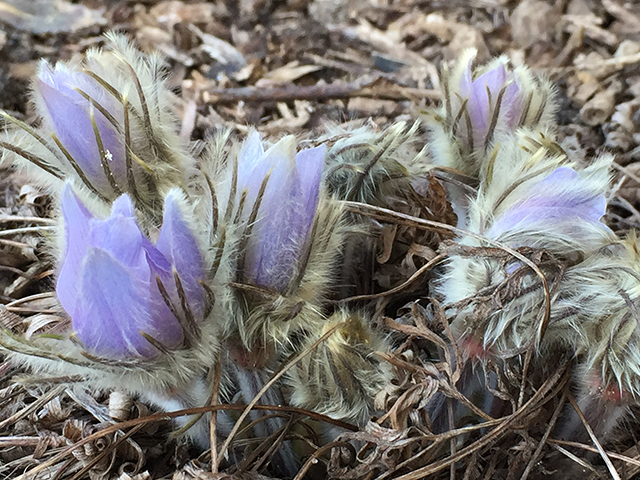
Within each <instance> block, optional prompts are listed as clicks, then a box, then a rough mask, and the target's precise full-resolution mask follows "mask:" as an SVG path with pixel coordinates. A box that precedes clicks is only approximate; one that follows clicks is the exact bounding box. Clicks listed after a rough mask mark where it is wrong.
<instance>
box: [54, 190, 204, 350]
mask: <svg viewBox="0 0 640 480" xmlns="http://www.w3.org/2000/svg"><path fill="white" fill-rule="evenodd" d="M174 195H175V194H170V195H169V196H168V197H167V201H166V204H165V218H164V220H165V225H164V226H163V227H162V230H161V234H160V240H161V241H160V242H159V243H158V245H159V247H161V248H157V247H156V246H154V245H153V244H152V243H151V242H150V241H149V240H148V239H147V238H146V237H145V236H144V235H143V234H142V232H141V231H140V228H139V226H138V225H137V223H136V219H135V216H134V208H133V203H132V201H131V199H130V198H129V197H128V196H127V195H123V196H121V197H119V198H118V199H117V200H116V201H115V202H114V204H113V208H112V211H111V215H110V216H109V217H108V218H106V219H104V220H99V219H96V218H92V216H91V214H90V213H89V212H88V211H87V209H86V208H85V207H84V205H82V203H81V202H80V201H79V200H78V198H77V197H76V196H75V194H74V193H73V191H72V189H71V187H70V186H69V185H67V186H66V187H65V189H64V191H63V196H62V212H63V216H64V218H65V224H66V228H65V234H66V237H67V238H66V240H67V249H66V250H67V252H66V254H65V258H64V261H63V264H62V266H61V269H60V275H59V276H58V283H57V292H58V296H59V298H60V301H61V303H62V305H63V307H64V308H65V310H66V311H67V313H69V315H70V316H71V319H72V323H73V326H74V329H75V330H76V334H77V336H78V338H79V339H80V340H81V341H82V342H83V343H84V344H85V346H86V347H87V348H88V349H89V350H90V351H91V352H93V353H95V354H98V355H103V356H106V357H108V358H129V357H139V356H144V357H150V356H154V355H157V354H159V353H160V352H159V351H157V349H156V348H155V347H153V346H151V344H150V343H149V342H148V341H147V340H146V339H145V338H144V337H143V336H142V335H141V334H140V332H141V331H142V332H145V333H146V334H148V335H150V336H151V337H153V338H155V339H156V340H158V341H159V342H161V343H163V344H164V345H165V346H167V347H168V348H173V347H177V346H178V345H180V343H181V342H182V338H183V333H182V328H181V326H180V322H179V321H178V319H177V318H176V317H175V316H174V315H173V314H172V313H171V310H170V309H169V307H168V306H167V304H166V303H165V301H164V299H163V297H162V295H161V294H160V291H159V289H158V286H157V281H156V279H157V278H158V277H159V278H160V279H161V281H162V282H163V284H164V285H165V287H166V289H167V292H168V294H169V297H170V301H171V303H172V304H173V306H174V307H176V309H177V310H178V312H180V310H181V304H180V300H179V298H178V295H177V292H176V286H175V284H174V280H173V272H172V267H174V268H176V270H177V271H178V273H179V275H180V277H181V279H182V281H183V283H184V287H185V290H186V293H187V296H188V298H189V300H190V301H193V305H190V306H191V307H192V312H193V314H194V315H196V318H200V317H201V315H202V312H203V311H204V305H203V303H204V302H203V297H204V294H203V292H202V288H201V286H200V284H199V283H198V280H200V279H201V278H202V277H203V266H202V258H201V255H200V251H199V250H198V248H197V244H196V242H195V239H194V237H193V235H192V234H191V232H190V231H189V229H188V227H187V224H186V222H185V221H184V219H183V217H182V214H181V212H180V210H179V207H178V205H177V201H176V199H175V198H174ZM161 249H162V250H163V251H161ZM163 252H164V253H163Z"/></svg>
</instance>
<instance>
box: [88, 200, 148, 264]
mask: <svg viewBox="0 0 640 480" xmlns="http://www.w3.org/2000/svg"><path fill="white" fill-rule="evenodd" d="M118 202H119V203H118ZM121 212H122V213H124V214H128V215H127V216H125V215H123V214H122V213H121ZM132 213H133V204H132V203H131V199H130V198H129V196H128V195H122V196H121V197H120V198H118V200H116V203H115V204H114V208H113V209H112V211H111V216H110V217H109V218H107V219H106V220H98V219H93V220H92V221H91V239H90V242H91V246H93V247H97V248H102V249H104V250H106V251H107V252H109V254H111V255H112V256H113V257H114V258H115V259H116V260H117V261H119V262H120V263H122V264H123V265H125V266H127V267H131V268H134V269H135V268H148V267H146V255H145V251H144V249H143V243H144V241H145V237H144V236H143V235H142V232H141V231H140V227H138V224H137V222H136V219H135V217H134V216H133V215H132Z"/></svg>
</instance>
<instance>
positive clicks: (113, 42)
mask: <svg viewBox="0 0 640 480" xmlns="http://www.w3.org/2000/svg"><path fill="white" fill-rule="evenodd" d="M106 40H107V47H106V48H104V49H91V50H88V51H87V53H86V56H85V59H84V60H83V62H82V63H81V64H71V63H65V62H58V63H57V64H56V65H55V67H53V66H51V65H50V64H49V63H47V62H46V61H43V62H41V64H40V68H39V71H38V75H37V76H36V78H35V79H34V81H33V94H32V101H33V104H34V107H35V110H36V112H37V113H38V114H39V116H40V117H41V118H42V121H41V122H40V125H39V126H37V127H31V126H29V125H27V124H26V123H24V122H22V121H21V120H19V119H17V118H14V117H12V116H11V115H9V114H8V113H6V112H2V111H0V115H2V117H3V118H4V120H5V125H6V127H7V128H6V131H5V132H4V133H3V134H0V147H3V148H2V157H3V159H6V160H9V161H10V162H12V163H14V164H15V165H17V166H20V167H22V168H24V169H26V170H27V171H29V173H31V174H32V175H34V176H37V177H39V178H41V179H42V180H43V181H44V182H45V183H47V184H49V185H51V186H52V187H53V190H54V191H56V192H59V191H60V190H62V188H63V186H64V182H65V181H66V180H67V179H71V178H73V179H75V183H74V184H75V185H76V186H77V187H78V188H82V189H83V190H84V192H85V193H91V194H92V195H91V196H89V195H85V196H84V198H85V200H86V201H87V202H88V204H89V205H92V206H93V205H96V204H100V203H101V204H107V205H110V204H111V203H113V201H114V200H115V199H116V198H118V197H119V196H120V195H122V194H123V193H127V194H128V195H129V196H130V197H131V200H132V201H133V203H134V204H135V207H136V209H138V210H139V211H140V213H141V214H142V215H143V216H144V217H145V219H146V220H149V221H150V223H159V222H160V220H161V219H162V203H163V202H162V200H163V198H164V196H165V194H166V192H168V191H169V190H170V189H171V188H174V187H180V188H183V189H184V188H186V180H185V179H186V178H187V177H188V176H189V175H190V173H191V169H192V168H193V167H194V165H195V162H194V159H193V157H192V156H190V155H189V151H188V146H187V144H186V142H185V141H184V140H183V139H181V138H180V137H179V135H178V125H177V119H176V117H175V115H174V114H173V111H172V108H171V105H172V95H171V93H170V91H169V89H168V88H167V86H166V85H165V80H164V78H165V74H164V72H163V70H162V65H163V63H162V61H161V59H160V58H159V57H158V55H156V54H153V55H143V54H142V52H139V51H137V50H135V49H134V48H133V47H132V46H131V45H130V44H129V42H128V40H127V38H126V37H124V36H121V35H117V34H108V35H106ZM96 207H97V208H99V207H98V206H97V205H96Z"/></svg>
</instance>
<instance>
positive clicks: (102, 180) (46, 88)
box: [34, 62, 127, 198]
mask: <svg viewBox="0 0 640 480" xmlns="http://www.w3.org/2000/svg"><path fill="white" fill-rule="evenodd" d="M87 97H89V98H90V99H89V98H87ZM34 101H35V104H36V107H37V110H38V113H40V115H41V116H42V118H43V120H44V124H45V126H46V128H47V129H48V130H50V131H51V132H52V133H54V134H55V135H56V137H57V138H58V140H59V141H60V143H61V144H62V146H63V147H64V149H66V150H67V152H68V153H69V155H70V156H71V157H72V158H73V160H74V161H75V162H76V163H77V165H78V167H80V169H81V170H82V172H83V173H84V175H85V176H86V177H87V179H88V180H89V181H90V182H91V183H92V184H93V186H94V187H95V188H96V189H97V190H98V191H100V192H102V193H104V194H105V196H107V197H110V198H111V197H113V196H114V193H115V192H114V191H113V188H112V186H111V182H112V181H115V183H116V184H117V185H118V186H120V187H125V186H126V181H127V180H126V178H127V177H126V163H125V147H124V134H123V132H120V131H118V128H119V127H116V125H122V124H123V121H124V107H123V105H122V103H120V102H119V101H118V100H117V99H116V98H115V97H114V96H113V95H112V94H111V93H109V92H108V91H107V90H106V89H105V88H104V87H102V85H100V84H99V83H98V82H97V81H95V80H94V79H93V78H92V77H91V76H89V75H88V74H86V73H84V72H81V71H75V70H71V69H69V68H68V67H66V66H64V65H62V64H61V63H58V64H57V65H56V67H55V69H54V68H52V67H51V65H49V64H48V63H46V62H43V63H42V64H41V67H40V72H39V74H38V76H37V78H36V80H35V82H34ZM105 114H106V115H105ZM92 115H93V118H94V120H95V125H96V127H97V131H98V133H99V135H96V132H95V131H94V124H93V122H92V120H91V116H92ZM114 123H115V124H116V125H114ZM100 143H102V155H101V149H100ZM103 162H106V164H107V165H108V167H109V170H110V171H111V173H112V175H113V178H112V179H111V182H110V180H109V178H107V173H106V172H105V168H104V167H103ZM123 189H124V188H123Z"/></svg>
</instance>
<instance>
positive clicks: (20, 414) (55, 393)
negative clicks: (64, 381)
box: [0, 385, 67, 430]
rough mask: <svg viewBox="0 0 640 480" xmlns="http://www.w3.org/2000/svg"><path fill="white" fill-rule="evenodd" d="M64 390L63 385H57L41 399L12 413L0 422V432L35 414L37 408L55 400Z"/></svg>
mask: <svg viewBox="0 0 640 480" xmlns="http://www.w3.org/2000/svg"><path fill="white" fill-rule="evenodd" d="M66 388H67V387H66V386H64V385H58V386H57V387H56V388H54V389H52V390H49V391H48V392H47V393H45V394H44V395H43V396H42V397H40V398H38V400H36V401H35V402H33V403H31V404H30V405H28V406H27V407H25V408H23V409H22V410H20V411H19V412H16V413H14V414H13V415H11V416H10V417H9V418H6V419H5V420H3V421H2V422H0V430H2V429H4V428H6V427H7V426H8V425H11V424H13V423H15V422H17V421H18V420H20V419H22V418H24V417H26V416H27V415H29V414H30V413H32V412H35V411H36V410H38V409H39V408H41V407H43V406H44V405H46V404H47V403H49V402H50V401H51V400H53V399H54V398H56V397H57V396H58V395H60V394H62V392H64V391H65V389H66Z"/></svg>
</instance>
